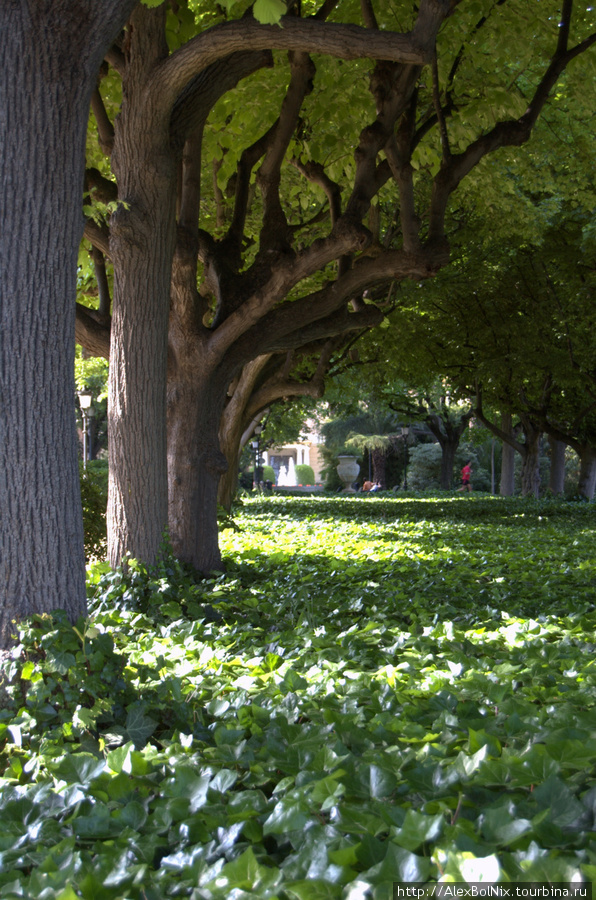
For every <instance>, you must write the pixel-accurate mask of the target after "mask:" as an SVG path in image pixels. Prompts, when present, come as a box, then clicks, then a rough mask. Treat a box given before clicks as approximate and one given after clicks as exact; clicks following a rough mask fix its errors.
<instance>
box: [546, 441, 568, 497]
mask: <svg viewBox="0 0 596 900" xmlns="http://www.w3.org/2000/svg"><path fill="white" fill-rule="evenodd" d="M548 443H549V445H550V476H549V484H548V486H549V490H550V491H551V493H552V494H555V495H559V494H564V493H565V448H566V444H565V443H564V442H563V441H557V440H556V439H555V438H553V437H549V439H548Z"/></svg>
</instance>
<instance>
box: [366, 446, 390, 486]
mask: <svg viewBox="0 0 596 900" xmlns="http://www.w3.org/2000/svg"><path fill="white" fill-rule="evenodd" d="M370 456H371V460H372V471H373V481H378V482H379V484H380V485H381V487H387V475H386V472H387V451H386V450H371V451H370Z"/></svg>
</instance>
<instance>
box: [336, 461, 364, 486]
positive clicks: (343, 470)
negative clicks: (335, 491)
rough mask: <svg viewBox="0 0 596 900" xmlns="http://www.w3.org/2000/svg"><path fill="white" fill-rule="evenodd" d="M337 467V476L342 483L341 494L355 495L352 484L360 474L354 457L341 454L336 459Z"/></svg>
mask: <svg viewBox="0 0 596 900" xmlns="http://www.w3.org/2000/svg"><path fill="white" fill-rule="evenodd" d="M337 458H338V460H339V465H338V466H337V474H338V475H339V477H340V478H341V480H342V481H343V484H344V487H343V491H342V493H343V494H355V493H356V492H355V490H354V488H353V487H352V482H354V481H356V479H357V478H358V474H359V472H360V466H359V465H358V463H357V462H356V457H355V456H347V455H344V454H342V455H341V456H338V457H337Z"/></svg>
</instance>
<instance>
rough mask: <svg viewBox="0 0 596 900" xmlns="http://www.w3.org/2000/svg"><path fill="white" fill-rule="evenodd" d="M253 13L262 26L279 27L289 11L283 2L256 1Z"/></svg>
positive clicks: (274, 0) (272, 0) (277, 0)
mask: <svg viewBox="0 0 596 900" xmlns="http://www.w3.org/2000/svg"><path fill="white" fill-rule="evenodd" d="M253 12H254V16H255V19H257V21H258V22H260V23H261V24H262V25H277V23H278V22H279V20H280V19H281V17H282V16H284V15H285V14H286V12H287V9H286V4H285V3H284V2H283V0H255V4H254V6H253Z"/></svg>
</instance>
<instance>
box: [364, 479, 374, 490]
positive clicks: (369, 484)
mask: <svg viewBox="0 0 596 900" xmlns="http://www.w3.org/2000/svg"><path fill="white" fill-rule="evenodd" d="M373 484H374V482H372V481H365V482H364V484H363V485H362V493H364V492H365V491H370V490H371V488H372V486H373Z"/></svg>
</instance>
